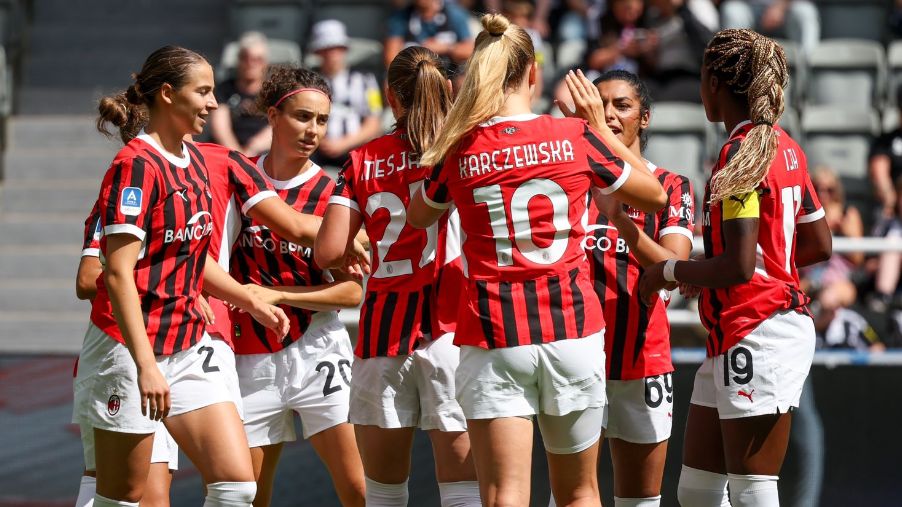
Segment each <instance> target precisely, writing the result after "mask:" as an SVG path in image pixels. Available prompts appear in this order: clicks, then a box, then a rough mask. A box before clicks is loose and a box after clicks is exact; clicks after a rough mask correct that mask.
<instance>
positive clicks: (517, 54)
mask: <svg viewBox="0 0 902 507" xmlns="http://www.w3.org/2000/svg"><path fill="white" fill-rule="evenodd" d="M481 21H482V27H483V29H484V30H483V31H482V32H479V35H478V36H477V37H476V49H475V50H474V51H473V55H472V56H470V59H469V60H468V61H467V74H466V78H465V79H464V83H463V86H462V87H461V89H460V90H459V91H458V93H457V99H456V100H455V101H454V105H453V106H452V107H451V111H450V112H449V113H448V118H447V120H446V121H445V126H444V128H443V129H442V131H441V133H440V134H439V136H438V138H437V139H436V140H435V142H434V143H433V144H432V146H431V147H430V148H429V149H428V150H426V152H425V153H424V154H423V155H422V156H421V157H420V163H421V164H423V165H436V164H438V163H440V162H441V161H442V160H444V158H445V155H447V153H448V152H449V151H450V150H451V149H453V148H454V146H456V145H457V143H458V142H459V141H460V139H461V138H462V137H463V136H464V135H466V134H467V133H468V132H469V131H471V130H473V128H474V127H476V126H477V125H479V124H480V123H482V122H484V121H486V120H488V119H489V118H491V117H493V116H495V115H497V114H498V112H499V111H500V110H501V108H502V107H503V106H504V101H505V98H506V95H507V92H508V91H510V90H511V89H512V88H513V87H515V86H517V85H519V84H520V82H521V81H522V80H523V78H524V76H525V75H526V72H527V71H528V70H529V66H530V65H531V64H532V62H534V61H535V51H534V49H533V46H532V40H531V39H530V38H529V35H528V34H527V33H526V32H525V31H524V30H523V29H522V28H520V27H518V26H517V25H513V24H511V22H510V21H508V19H507V18H505V17H504V16H502V15H500V14H486V15H484V16H482V19H481Z"/></svg>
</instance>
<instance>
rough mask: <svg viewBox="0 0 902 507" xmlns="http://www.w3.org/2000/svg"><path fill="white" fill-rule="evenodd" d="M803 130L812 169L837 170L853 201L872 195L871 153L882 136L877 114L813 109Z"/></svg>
mask: <svg viewBox="0 0 902 507" xmlns="http://www.w3.org/2000/svg"><path fill="white" fill-rule="evenodd" d="M802 130H803V132H804V136H805V152H806V154H807V156H808V167H809V168H810V169H812V170H813V169H814V168H815V167H817V166H818V165H821V164H823V165H827V166H830V167H833V168H835V169H836V170H837V172H838V173H839V175H840V178H841V179H842V181H843V184H844V186H845V187H846V193H847V195H848V197H849V199H850V200H856V198H858V199H860V198H862V197H864V196H867V195H869V194H870V191H871V189H870V182H869V181H868V176H867V158H868V150H869V149H870V145H871V140H872V139H873V137H874V136H876V135H877V134H879V132H880V123H879V119H878V117H877V114H876V113H875V112H874V111H871V110H868V109H840V108H835V107H829V106H826V107H824V106H820V107H819V106H809V107H808V108H806V109H805V111H804V112H803V114H802Z"/></svg>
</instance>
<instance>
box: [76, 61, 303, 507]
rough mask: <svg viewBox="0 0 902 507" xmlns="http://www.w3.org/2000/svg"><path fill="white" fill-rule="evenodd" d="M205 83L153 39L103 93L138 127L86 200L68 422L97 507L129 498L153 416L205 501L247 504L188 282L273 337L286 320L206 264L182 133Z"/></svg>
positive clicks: (243, 464)
mask: <svg viewBox="0 0 902 507" xmlns="http://www.w3.org/2000/svg"><path fill="white" fill-rule="evenodd" d="M212 91H213V71H212V68H211V67H210V65H209V64H208V63H207V62H206V60H204V59H203V57H201V56H200V55H198V54H196V53H194V52H192V51H189V50H186V49H183V48H179V47H174V46H166V47H163V48H160V49H158V50H157V51H155V52H153V53H152V54H151V55H150V56H149V57H148V58H147V60H146V61H145V64H144V66H143V68H142V70H141V72H140V73H138V74H137V75H136V76H135V83H134V84H133V85H131V86H130V87H129V89H128V91H127V92H126V93H125V94H124V96H119V97H118V99H120V100H117V102H119V103H120V104H121V105H123V107H129V105H132V106H145V107H146V108H147V111H148V121H147V124H146V126H145V130H144V131H142V132H141V133H140V134H139V135H138V136H137V137H136V138H135V139H133V140H131V141H130V142H129V143H128V144H127V145H126V146H125V147H124V148H123V149H122V150H120V152H119V154H117V156H116V158H115V159H114V161H113V164H112V166H111V167H110V169H109V171H108V172H107V174H106V176H105V177H104V182H103V185H102V186H101V195H100V198H99V204H98V207H99V210H100V222H101V229H102V231H103V237H102V238H101V243H100V249H101V254H102V255H103V257H104V258H105V268H104V272H103V275H104V276H103V277H101V278H100V279H99V280H98V287H97V296H96V297H95V298H94V301H93V307H92V312H91V322H92V325H91V326H90V327H89V329H88V332H87V334H86V337H85V344H84V345H83V349H82V354H81V363H82V364H81V368H79V374H78V376H77V378H76V382H75V394H76V396H75V407H76V411H77V413H76V418H77V419H78V420H79V422H81V423H83V424H88V425H90V426H92V427H93V428H94V436H95V444H96V451H95V456H96V463H97V494H96V496H95V505H97V506H110V505H136V504H137V502H138V501H139V500H140V499H141V497H142V494H143V489H144V483H145V480H146V477H147V472H148V467H149V464H150V452H151V447H152V442H153V433H154V432H155V430H156V428H157V426H158V425H159V422H160V420H164V423H165V425H166V427H167V429H168V430H169V432H170V433H171V434H172V436H173V437H174V439H175V440H176V442H178V444H179V446H180V447H181V448H182V449H183V450H184V451H185V452H186V453H187V454H188V456H189V457H190V458H191V460H192V461H193V462H194V463H195V465H196V466H197V467H198V469H199V470H200V472H201V474H202V476H203V478H204V481H205V483H206V489H207V498H206V505H217V506H218V505H249V504H250V503H251V501H252V500H253V497H254V493H255V490H256V485H255V484H254V481H253V470H252V467H251V460H250V455H249V453H248V452H247V451H246V448H247V440H246V438H245V436H244V431H243V428H242V425H241V420H240V419H239V417H238V412H237V410H236V407H235V405H234V404H233V403H232V402H231V394H230V393H229V391H228V388H227V386H226V380H225V378H224V377H225V374H224V373H223V371H222V370H221V369H220V368H219V366H218V362H219V358H218V357H217V354H216V350H215V349H214V348H213V347H211V346H210V339H209V337H208V336H207V335H206V333H205V332H204V322H203V318H202V315H201V311H200V309H199V306H198V304H197V298H198V296H199V285H200V281H201V278H200V277H201V276H204V282H205V286H206V288H207V290H208V291H209V292H210V293H212V294H214V295H216V296H219V297H221V298H224V299H226V300H228V301H230V302H231V303H233V304H236V305H237V306H239V307H241V308H244V309H245V310H247V311H248V312H250V313H251V314H253V315H254V316H255V317H257V318H259V319H260V320H261V322H265V323H266V324H267V325H269V326H272V327H273V328H276V329H284V330H285V331H287V319H286V318H285V315H284V313H282V312H281V310H279V309H278V308H274V307H271V306H269V305H266V304H264V303H262V302H260V301H259V300H257V299H256V298H254V297H253V295H252V294H251V293H250V292H249V291H247V290H245V289H243V288H242V287H241V286H240V285H238V284H237V283H236V282H234V280H231V278H230V277H228V275H227V274H226V273H224V272H222V270H221V269H219V268H218V266H217V265H216V264H215V263H214V262H206V261H207V256H206V253H207V247H208V242H209V235H210V232H211V229H212V221H211V217H210V195H211V194H210V188H209V186H208V177H207V170H206V168H205V166H204V162H203V157H202V155H201V154H200V152H199V151H198V150H197V148H196V147H195V146H194V145H192V144H191V143H186V142H183V138H184V136H185V135H187V134H197V133H200V131H201V130H202V129H203V125H204V123H205V121H206V120H205V118H206V116H207V115H208V114H209V111H210V110H212V109H215V108H216V101H215V99H214V98H213V95H212ZM107 113H109V111H108V110H101V116H102V117H101V121H104V120H105V119H106V118H107ZM213 425H215V426H216V428H217V431H215V432H211V431H209V428H210V427H211V426H213Z"/></svg>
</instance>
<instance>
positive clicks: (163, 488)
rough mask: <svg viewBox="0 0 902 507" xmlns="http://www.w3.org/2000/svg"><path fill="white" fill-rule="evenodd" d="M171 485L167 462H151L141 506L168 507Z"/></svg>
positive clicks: (170, 471)
mask: <svg viewBox="0 0 902 507" xmlns="http://www.w3.org/2000/svg"><path fill="white" fill-rule="evenodd" d="M171 485H172V470H170V469H169V463H168V462H165V461H164V462H159V463H151V464H150V470H149V471H148V473H147V484H146V485H145V486H144V496H143V497H141V507H169V487H170V486H171Z"/></svg>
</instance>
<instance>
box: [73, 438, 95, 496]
mask: <svg viewBox="0 0 902 507" xmlns="http://www.w3.org/2000/svg"><path fill="white" fill-rule="evenodd" d="M78 429H79V433H80V434H81V448H82V452H83V453H84V462H85V471H84V473H83V474H82V476H81V482H80V483H79V485H78V496H77V497H76V498H75V507H92V506H93V505H94V494H95V493H97V471H96V470H95V468H97V465H96V464H95V463H94V428H92V427H91V426H89V425H87V424H79V428H78Z"/></svg>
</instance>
